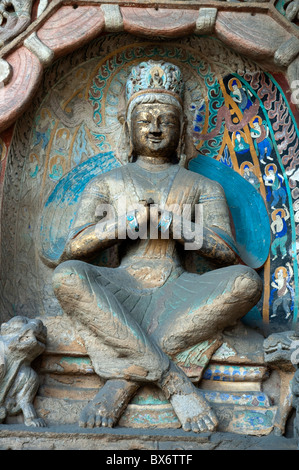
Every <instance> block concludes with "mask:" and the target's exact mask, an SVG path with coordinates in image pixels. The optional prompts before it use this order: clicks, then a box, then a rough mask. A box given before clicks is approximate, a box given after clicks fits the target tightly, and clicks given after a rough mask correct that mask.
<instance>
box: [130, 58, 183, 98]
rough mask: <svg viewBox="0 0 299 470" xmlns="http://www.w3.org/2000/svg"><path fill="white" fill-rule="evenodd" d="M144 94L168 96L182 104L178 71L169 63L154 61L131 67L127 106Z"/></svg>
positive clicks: (181, 80)
mask: <svg viewBox="0 0 299 470" xmlns="http://www.w3.org/2000/svg"><path fill="white" fill-rule="evenodd" d="M146 93H164V94H170V95H172V96H174V97H175V98H176V99H177V100H178V101H179V102H180V104H182V98H183V93H184V83H183V78H182V74H181V71H180V69H179V68H178V67H177V66H176V65H174V64H171V63H169V62H164V61H159V62H157V61H154V60H149V61H147V62H141V63H140V64H139V65H137V66H135V67H133V68H132V70H131V73H130V75H129V78H128V80H127V85H126V98H127V104H128V105H129V104H130V103H131V101H132V100H133V99H134V98H135V97H137V96H139V95H142V94H146Z"/></svg>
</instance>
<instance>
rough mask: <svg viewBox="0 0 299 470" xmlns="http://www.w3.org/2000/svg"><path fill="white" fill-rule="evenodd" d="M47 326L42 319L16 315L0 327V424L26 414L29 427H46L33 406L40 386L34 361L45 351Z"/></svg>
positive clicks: (25, 418)
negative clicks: (11, 417) (12, 417)
mask: <svg viewBox="0 0 299 470" xmlns="http://www.w3.org/2000/svg"><path fill="white" fill-rule="evenodd" d="M46 333H47V330H46V327H45V326H44V325H43V323H42V322H41V320H38V319H34V320H31V319H27V318H25V317H21V316H16V317H13V318H12V319H11V320H9V321H8V322H7V323H3V324H2V325H1V328H0V423H3V422H4V420H5V418H6V416H8V415H14V414H17V413H19V412H20V411H22V412H23V415H24V423H25V424H26V426H36V427H40V426H45V425H46V424H45V422H44V420H43V419H41V418H38V416H37V414H36V411H35V409H34V406H33V404H32V402H33V399H34V397H35V394H36V392H37V389H38V386H39V380H38V376H37V374H36V372H35V371H34V370H33V369H32V367H31V366H30V364H31V362H32V361H33V360H34V359H35V358H36V357H38V356H39V355H40V354H41V353H42V352H43V351H44V349H45V343H46Z"/></svg>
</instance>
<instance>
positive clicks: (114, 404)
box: [79, 380, 139, 428]
mask: <svg viewBox="0 0 299 470" xmlns="http://www.w3.org/2000/svg"><path fill="white" fill-rule="evenodd" d="M138 388H139V385H137V384H136V383H135V382H128V381H127V380H108V381H107V382H106V383H105V385H104V386H103V387H102V388H101V389H100V390H99V392H98V393H97V394H96V396H95V397H94V399H93V400H92V401H91V402H90V403H88V405H86V407H85V408H84V409H83V410H82V412H81V415H80V418H79V426H81V427H84V428H93V427H101V426H103V427H109V428H112V427H113V426H115V425H116V424H117V422H118V420H119V418H120V417H121V415H122V413H123V412H124V410H125V409H126V407H127V405H128V403H129V401H130V399H131V398H132V396H133V395H134V394H135V392H136V391H137V390H138Z"/></svg>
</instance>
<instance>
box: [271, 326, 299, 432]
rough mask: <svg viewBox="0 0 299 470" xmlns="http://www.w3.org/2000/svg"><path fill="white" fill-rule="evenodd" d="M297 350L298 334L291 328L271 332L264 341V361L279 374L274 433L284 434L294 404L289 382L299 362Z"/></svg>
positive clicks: (290, 382) (298, 344)
mask: <svg viewBox="0 0 299 470" xmlns="http://www.w3.org/2000/svg"><path fill="white" fill-rule="evenodd" d="M298 352H299V336H298V333H296V332H295V331H293V330H291V331H283V332H280V333H273V334H272V335H270V336H268V338H266V339H265V341H264V359H265V362H266V363H267V364H268V365H269V366H270V367H271V368H273V369H277V370H278V372H279V375H280V403H279V408H278V411H277V415H276V417H275V423H274V430H275V434H279V435H282V434H284V431H285V425H286V421H287V419H288V416H289V414H290V411H291V410H292V407H293V406H295V405H294V399H292V393H294V392H293V391H292V389H291V386H292V385H291V384H292V380H293V377H294V371H295V366H294V364H295V363H296V362H297V361H298V362H299V357H298V358H297V356H299V354H298ZM298 394H299V387H298ZM297 401H298V398H297ZM295 407H296V406H295Z"/></svg>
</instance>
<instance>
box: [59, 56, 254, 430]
mask: <svg viewBox="0 0 299 470" xmlns="http://www.w3.org/2000/svg"><path fill="white" fill-rule="evenodd" d="M183 88H184V84H183V81H182V76H181V72H180V70H179V69H178V68H177V67H176V66H175V65H173V64H170V63H165V62H153V61H149V62H143V63H141V64H139V65H138V66H136V67H134V68H133V69H132V71H131V74H130V76H129V78H128V81H127V86H126V98H127V107H126V128H127V131H128V135H129V139H130V151H129V154H128V163H127V164H126V165H123V166H122V167H119V168H117V169H113V170H111V171H110V172H108V173H106V174H105V175H102V176H99V177H96V178H94V179H92V180H91V182H90V183H88V185H87V187H86V188H85V190H84V192H83V194H82V198H81V202H80V206H79V210H78V211H77V214H76V220H75V222H74V224H73V229H72V232H71V233H70V236H69V239H68V242H67V243H66V246H65V249H64V253H63V255H62V257H61V259H60V264H59V266H58V267H57V268H56V269H55V271H54V279H53V286H54V291H55V295H56V296H57V298H58V300H59V302H60V304H61V306H62V308H63V310H64V312H65V313H66V314H67V315H68V316H69V317H70V318H71V319H72V321H74V323H75V324H77V325H78V327H79V328H81V327H82V328H84V329H85V330H87V331H88V332H89V334H90V339H89V341H86V348H87V351H88V354H89V356H90V358H91V360H92V363H93V366H94V369H95V371H96V373H97V374H98V375H99V376H100V377H101V378H103V379H105V380H106V382H105V384H104V386H103V387H101V388H100V390H99V391H98V393H97V394H96V396H95V398H94V399H93V400H92V401H91V402H90V403H89V404H88V405H87V406H86V408H85V409H84V410H83V412H82V414H81V416H80V425H81V426H88V427H93V426H114V425H115V424H116V423H117V422H118V420H119V418H120V416H121V414H122V413H123V411H124V410H125V408H126V406H127V404H128V403H129V401H130V399H131V398H132V396H133V395H134V394H135V393H136V391H137V390H138V388H139V387H140V386H141V385H142V384H146V383H154V384H156V385H157V386H158V387H160V388H161V389H162V390H163V392H164V393H165V395H166V397H167V398H168V399H169V400H170V402H171V404H172V406H173V408H174V410H175V413H176V414H177V417H178V419H179V420H180V422H181V424H182V427H183V429H184V430H186V431H189V430H193V431H195V432H199V431H200V432H202V431H213V430H215V429H216V426H217V419H216V417H215V414H214V412H213V410H211V408H210V406H209V405H208V404H207V403H206V401H205V400H204V398H203V397H202V395H201V393H200V391H199V389H198V388H197V387H195V386H194V385H193V384H192V382H191V381H190V380H189V378H188V377H187V376H186V375H185V374H184V372H183V371H182V370H181V369H180V368H179V367H178V366H177V365H176V364H175V363H174V362H173V361H172V359H171V357H173V355H174V354H176V353H179V352H181V351H184V350H186V349H187V348H189V347H191V346H194V345H196V344H197V343H200V342H202V341H205V340H207V339H210V338H213V337H215V336H216V335H217V333H219V332H221V331H222V330H223V329H224V328H226V327H227V326H230V325H233V324H235V323H236V322H237V321H238V320H239V319H240V318H241V317H242V316H244V315H245V314H246V313H247V312H248V311H249V310H250V309H251V308H252V307H253V306H254V305H255V304H256V303H257V302H258V300H259V298H260V296H261V292H262V282H261V280H260V278H259V276H258V275H257V274H256V272H255V271H254V270H253V269H251V268H249V267H247V266H245V265H244V264H243V265H242V264H240V261H239V258H238V256H237V254H236V253H235V251H234V249H233V248H232V247H233V246H234V242H233V236H232V231H231V225H230V218H229V210H228V207H227V203H226V199H225V195H224V191H223V189H222V187H221V186H220V185H219V184H217V183H215V182H214V181H211V180H209V179H207V178H205V177H203V176H201V175H199V174H197V173H194V172H192V171H189V170H187V169H185V168H184V166H183V164H182V162H183V158H182V145H183V140H184V128H185V120H184V114H183V102H182V100H183ZM184 207H187V208H188V209H189V211H188V210H187V211H185V212H184V211H183V208H184ZM113 244H118V245H119V250H120V254H121V261H120V265H119V266H118V267H116V268H106V267H100V266H97V265H96V263H95V260H96V258H97V256H99V253H100V252H101V251H102V250H104V249H106V248H108V247H111V246H112V245H113ZM184 249H188V250H190V249H193V250H196V251H197V252H198V254H199V255H200V256H201V257H203V258H206V259H208V260H210V261H212V262H213V263H214V268H215V267H216V269H213V270H212V271H209V272H206V273H205V274H202V275H199V274H195V273H190V272H188V271H186V269H184V267H183V266H184V265H183V263H182V259H183V258H184Z"/></svg>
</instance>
